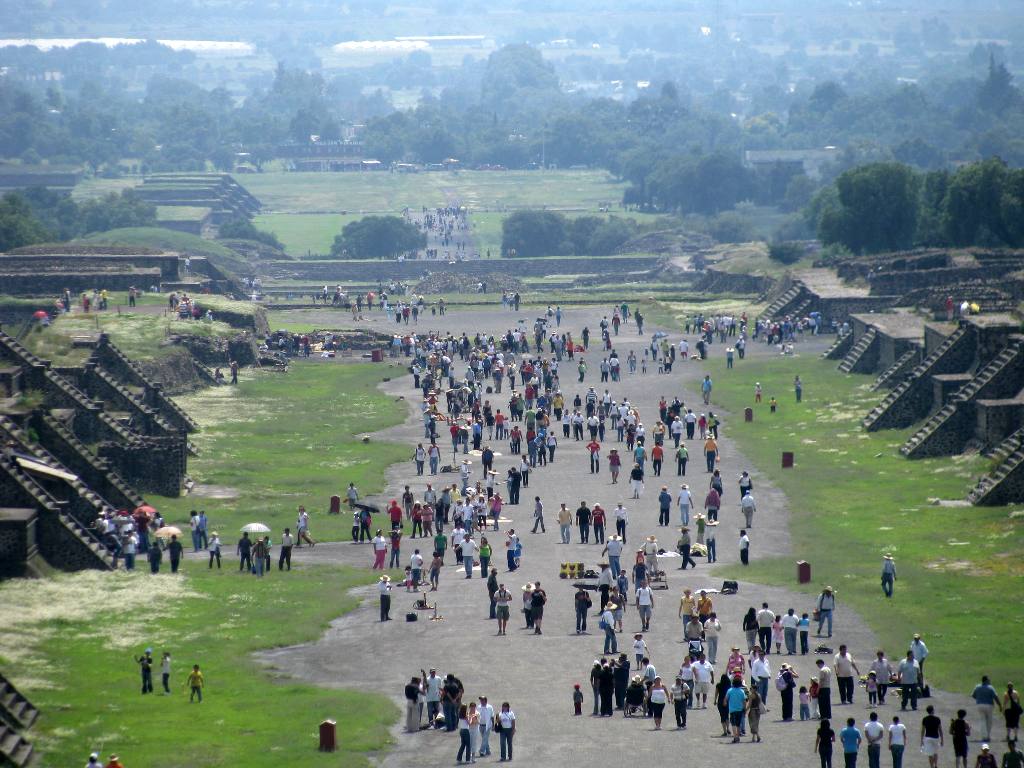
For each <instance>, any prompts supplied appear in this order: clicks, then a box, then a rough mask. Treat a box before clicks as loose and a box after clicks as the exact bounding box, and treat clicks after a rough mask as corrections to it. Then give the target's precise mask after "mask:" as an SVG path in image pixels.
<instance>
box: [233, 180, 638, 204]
mask: <svg viewBox="0 0 1024 768" xmlns="http://www.w3.org/2000/svg"><path fill="white" fill-rule="evenodd" d="M236 179H237V181H238V183H239V184H241V185H242V186H244V187H245V188H246V189H248V190H249V191H250V192H251V193H252V194H254V195H255V196H256V197H258V198H259V199H260V201H261V202H262V203H263V205H264V207H265V208H266V209H267V210H268V211H270V212H273V213H341V212H343V211H346V212H349V213H381V212H388V213H396V212H399V211H401V210H402V209H403V208H405V207H406V206H409V207H413V208H419V207H421V206H424V205H425V206H428V207H432V206H439V205H447V204H450V203H452V202H459V203H460V204H462V205H465V206H468V207H470V208H472V209H474V210H488V209H495V208H497V209H501V208H503V207H524V206H530V207H541V206H545V205H546V206H549V207H554V208H569V209H571V208H582V209H595V210H596V209H597V207H598V206H600V205H602V204H610V205H612V206H614V205H615V204H617V203H618V201H619V200H620V199H621V198H622V190H623V189H624V188H625V184H623V183H621V182H618V181H615V179H613V178H612V177H611V175H610V174H608V173H607V172H605V171H459V172H456V173H451V172H436V173H435V172H431V173H411V174H404V173H403V174H392V173H387V172H374V173H289V172H268V173H254V174H250V175H240V176H237V177H236Z"/></svg>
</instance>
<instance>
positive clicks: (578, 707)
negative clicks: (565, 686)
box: [572, 683, 583, 717]
mask: <svg viewBox="0 0 1024 768" xmlns="http://www.w3.org/2000/svg"><path fill="white" fill-rule="evenodd" d="M572 710H573V714H574V715H576V716H577V717H578V716H579V715H582V714H583V691H581V690H580V684H579V683H576V685H574V686H573V687H572Z"/></svg>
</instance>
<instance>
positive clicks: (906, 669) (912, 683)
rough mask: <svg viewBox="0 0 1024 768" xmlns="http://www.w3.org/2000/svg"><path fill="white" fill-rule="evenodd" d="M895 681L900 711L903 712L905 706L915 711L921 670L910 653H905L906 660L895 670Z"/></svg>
mask: <svg viewBox="0 0 1024 768" xmlns="http://www.w3.org/2000/svg"><path fill="white" fill-rule="evenodd" d="M896 680H897V682H898V683H899V686H900V709H903V710H905V709H906V708H907V704H910V708H911V709H913V710H915V711H916V710H917V691H918V686H919V685H920V682H921V668H920V666H918V663H917V660H916V659H915V658H914V653H913V652H912V651H907V658H905V659H904V660H903V661H901V662H900V664H899V666H898V667H897V668H896Z"/></svg>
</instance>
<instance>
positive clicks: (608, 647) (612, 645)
mask: <svg viewBox="0 0 1024 768" xmlns="http://www.w3.org/2000/svg"><path fill="white" fill-rule="evenodd" d="M614 610H615V603H612V602H608V603H605V606H604V611H602V612H601V618H600V620H599V621H598V626H599V627H600V628H601V629H602V630H603V631H604V654H605V656H607V655H608V654H609V653H618V652H619V641H618V639H617V638H616V637H615V617H614V616H613V615H612V611H614Z"/></svg>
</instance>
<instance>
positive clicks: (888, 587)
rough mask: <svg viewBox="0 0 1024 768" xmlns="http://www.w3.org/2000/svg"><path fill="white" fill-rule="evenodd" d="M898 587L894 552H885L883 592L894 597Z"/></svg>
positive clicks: (883, 560)
mask: <svg viewBox="0 0 1024 768" xmlns="http://www.w3.org/2000/svg"><path fill="white" fill-rule="evenodd" d="M895 587H896V561H895V560H893V559H892V554H891V553H889V552H886V553H885V557H884V558H883V559H882V592H883V593H884V594H885V596H886V597H890V598H891V597H892V594H893V592H894V591H895Z"/></svg>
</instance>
